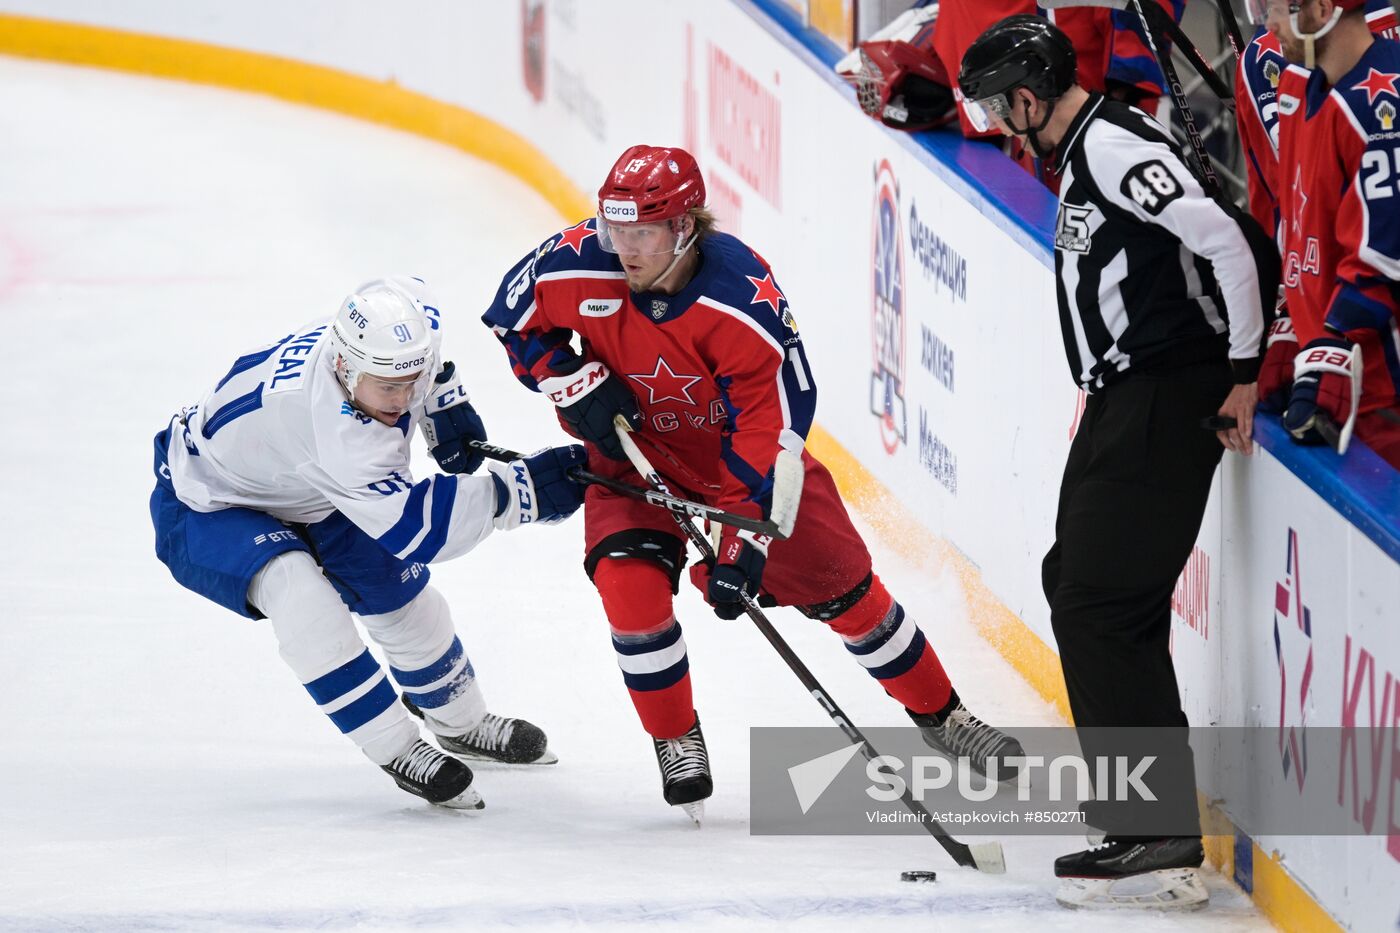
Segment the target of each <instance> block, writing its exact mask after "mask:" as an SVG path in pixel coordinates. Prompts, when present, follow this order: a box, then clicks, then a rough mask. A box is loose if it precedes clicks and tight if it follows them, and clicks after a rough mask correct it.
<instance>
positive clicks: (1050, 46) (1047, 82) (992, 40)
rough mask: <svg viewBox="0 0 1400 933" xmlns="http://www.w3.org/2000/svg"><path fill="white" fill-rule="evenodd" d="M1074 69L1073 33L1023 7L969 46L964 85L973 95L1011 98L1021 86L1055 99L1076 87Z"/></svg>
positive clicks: (961, 73)
mask: <svg viewBox="0 0 1400 933" xmlns="http://www.w3.org/2000/svg"><path fill="white" fill-rule="evenodd" d="M1074 75H1075V57H1074V46H1073V45H1071V44H1070V41H1069V37H1068V36H1066V35H1065V34H1064V33H1063V32H1061V31H1060V29H1059V28H1058V27H1057V26H1055V24H1054V23H1052V22H1050V21H1049V20H1048V19H1045V18H1044V17H1041V16H1033V15H1030V14H1025V13H1023V14H1018V15H1016V16H1008V17H1007V18H1006V19H1003V20H1001V21H1000V22H998V23H996V24H995V25H993V26H992V27H991V28H989V29H988V30H987V31H986V32H984V33H982V35H980V36H978V37H977V40H976V41H975V42H973V43H972V45H970V46H968V49H967V52H966V53H964V54H963V60H962V68H961V69H960V70H959V71H958V87H960V88H961V89H962V94H963V97H965V98H966V99H968V100H973V101H981V100H988V99H992V98H996V97H998V96H1000V97H1002V98H1006V99H1009V96H1010V94H1011V92H1012V91H1014V90H1016V88H1018V87H1023V88H1026V89H1027V90H1028V91H1030V92H1031V93H1032V94H1034V95H1035V96H1036V97H1038V98H1040V99H1041V100H1045V101H1053V100H1056V99H1057V98H1059V97H1060V96H1061V95H1062V94H1064V92H1065V91H1067V90H1069V89H1070V86H1071V85H1073V84H1074Z"/></svg>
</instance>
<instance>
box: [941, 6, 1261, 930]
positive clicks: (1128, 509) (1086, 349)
mask: <svg viewBox="0 0 1400 933" xmlns="http://www.w3.org/2000/svg"><path fill="white" fill-rule="evenodd" d="M1074 76H1075V55H1074V49H1073V47H1072V46H1071V45H1070V42H1069V40H1068V39H1067V38H1066V37H1065V34H1064V33H1063V32H1061V31H1060V30H1059V29H1057V28H1056V27H1055V26H1054V25H1053V24H1051V23H1050V22H1049V21H1048V20H1045V19H1042V18H1040V17H1037V16H1012V17H1009V18H1007V19H1004V20H1002V21H1001V22H999V23H997V24H996V25H994V26H992V27H991V28H990V29H988V30H987V31H986V32H985V33H983V34H982V36H981V37H979V38H978V39H977V41H976V42H974V43H973V45H972V46H971V47H970V48H969V49H968V50H967V53H966V55H965V56H964V57H963V61H962V68H961V72H960V74H959V75H958V84H959V85H960V86H961V89H962V93H963V95H964V97H965V98H966V99H967V100H968V101H970V102H975V104H976V105H977V106H975V107H973V108H971V109H973V110H977V109H978V107H980V109H981V111H983V112H984V113H985V114H986V117H987V120H988V122H989V123H990V124H992V125H994V126H996V127H997V128H998V129H1000V130H1001V131H1002V132H1003V133H1005V134H1006V135H1014V136H1017V137H1019V138H1020V139H1022V140H1023V141H1025V142H1026V143H1027V144H1028V145H1030V147H1031V148H1032V149H1033V150H1034V151H1035V153H1036V154H1037V155H1038V156H1040V157H1041V158H1042V159H1046V160H1047V161H1048V164H1049V165H1050V166H1051V168H1052V170H1053V171H1055V172H1057V173H1058V174H1059V176H1060V178H1059V182H1060V205H1059V215H1058V220H1057V224H1056V231H1055V273H1056V279H1057V287H1056V291H1057V297H1058V304H1059V313H1060V323H1061V327H1062V329H1063V334H1064V343H1065V352H1066V355H1067V356H1068V359H1069V368H1070V373H1071V375H1072V376H1073V378H1074V380H1075V382H1076V383H1078V384H1079V385H1080V386H1081V387H1082V388H1083V389H1084V390H1085V392H1087V393H1088V401H1087V404H1086V407H1085V410H1084V416H1083V420H1082V421H1081V423H1080V426H1079V430H1078V433H1077V434H1076V435H1075V438H1074V441H1073V443H1072V444H1071V446H1070V452H1069V459H1068V462H1067V463H1066V464H1065V471H1064V477H1063V480H1062V481H1061V486H1060V498H1059V511H1058V515H1057V517H1056V520H1055V542H1054V544H1053V545H1052V546H1051V548H1050V550H1049V553H1048V554H1046V556H1045V560H1044V563H1043V565H1042V579H1043V584H1044V589H1045V595H1046V598H1047V599H1048V600H1049V603H1050V611H1051V624H1052V627H1053V629H1054V632H1055V640H1056V641H1057V642H1058V644H1059V653H1060V661H1061V664H1062V666H1063V668H1064V675H1065V685H1066V687H1067V688H1068V692H1069V702H1070V709H1071V711H1072V712H1073V714H1074V722H1075V726H1076V728H1077V730H1078V731H1079V740H1080V745H1081V748H1082V749H1083V751H1084V753H1085V755H1086V756H1099V755H1119V754H1124V753H1125V751H1129V749H1125V747H1124V746H1123V745H1122V743H1121V741H1120V739H1119V738H1118V737H1119V736H1122V735H1125V734H1131V735H1133V736H1136V737H1137V738H1136V741H1138V742H1143V743H1145V744H1146V746H1147V747H1150V749H1151V751H1152V752H1153V753H1157V754H1160V755H1162V756H1163V758H1164V760H1169V761H1170V762H1172V763H1174V764H1175V766H1176V767H1175V769H1174V770H1171V771H1169V772H1168V774H1167V775H1166V776H1165V777H1163V776H1160V775H1159V776H1157V777H1155V778H1154V780H1153V782H1152V783H1151V785H1150V786H1151V789H1152V791H1153V792H1154V793H1155V794H1156V795H1157V797H1158V801H1157V803H1155V804H1151V805H1144V804H1142V803H1141V802H1140V801H1139V803H1138V804H1137V805H1135V806H1133V805H1127V804H1122V803H1114V802H1101V803H1092V802H1091V803H1089V804H1086V805H1085V806H1084V815H1085V818H1086V821H1087V822H1088V823H1089V825H1091V826H1093V827H1095V828H1097V829H1099V830H1102V831H1104V832H1105V833H1106V836H1105V843H1104V844H1103V845H1101V846H1098V847H1095V848H1092V849H1090V850H1088V851H1085V852H1079V853H1075V854H1073V855H1067V856H1064V857H1062V858H1060V859H1057V860H1056V862H1055V874H1056V875H1057V876H1058V877H1060V878H1061V879H1062V885H1061V889H1060V893H1059V895H1058V897H1059V899H1060V901H1061V902H1062V903H1066V904H1069V905H1072V906H1125V905H1132V906H1153V907H1189V906H1196V905H1199V904H1202V903H1204V902H1205V900H1206V897H1207V895H1206V890H1205V888H1204V886H1203V885H1202V883H1201V881H1200V879H1199V877H1198V875H1197V872H1196V869H1197V868H1198V867H1199V866H1200V864H1201V862H1202V860H1203V854H1202V849H1201V840H1200V823H1199V817H1198V810H1197V804H1196V788H1195V776H1194V773H1193V770H1192V766H1191V761H1192V760H1191V752H1190V748H1189V746H1188V745H1187V735H1186V725H1187V722H1186V715H1185V714H1184V713H1183V712H1182V709H1181V699H1180V695H1179V693H1178V691H1177V683H1176V675H1175V672H1174V671H1173V669H1172V659H1171V654H1170V652H1169V650H1168V644H1169V642H1168V639H1169V636H1170V633H1171V593H1172V588H1173V586H1174V584H1175V582H1176V579H1177V577H1178V575H1179V574H1180V573H1181V570H1182V567H1183V566H1184V565H1185V563H1186V559H1187V557H1188V556H1189V554H1190V552H1191V548H1192V545H1193V543H1194V541H1195V539H1196V535H1197V533H1198V532H1199V530H1200V525H1201V519H1202V516H1203V514H1204V511H1205V506H1206V499H1207V497H1208V495H1209V492H1210V485H1211V478H1212V476H1213V475H1214V473H1215V468H1216V465H1217V464H1218V463H1219V462H1220V458H1221V456H1222V452H1223V449H1224V448H1229V449H1231V450H1234V451H1237V452H1239V453H1242V454H1248V453H1250V452H1251V451H1252V443H1251V437H1250V435H1251V429H1252V417H1253V411H1254V406H1255V401H1256V398H1257V394H1258V393H1257V388H1256V379H1257V376H1258V371H1259V359H1260V353H1261V342H1262V337H1263V336H1264V330H1265V325H1266V321H1265V313H1266V310H1265V309H1272V307H1273V296H1274V294H1275V289H1276V288H1277V285H1278V271H1279V270H1278V266H1279V261H1278V254H1277V251H1276V249H1275V248H1274V246H1273V244H1272V243H1271V242H1270V240H1269V239H1268V237H1267V236H1266V235H1265V234H1264V232H1263V231H1262V230H1260V229H1259V227H1258V226H1257V225H1256V224H1255V223H1254V222H1253V221H1252V220H1251V219H1250V218H1248V217H1246V216H1244V215H1243V214H1242V213H1241V212H1240V211H1238V210H1237V209H1235V208H1234V207H1233V206H1232V205H1228V204H1224V203H1221V201H1219V200H1217V199H1216V198H1213V197H1211V196H1210V195H1209V194H1207V191H1206V188H1205V187H1204V185H1203V184H1202V182H1201V180H1200V179H1198V178H1197V177H1196V175H1195V174H1194V173H1193V171H1192V169H1191V168H1189V167H1188V166H1187V163H1186V162H1185V160H1184V159H1183V158H1182V156H1181V154H1180V152H1179V150H1178V149H1177V147H1176V144H1175V143H1174V142H1173V140H1172V137H1171V135H1170V134H1169V133H1168V132H1167V130H1165V129H1164V128H1163V127H1162V126H1161V125H1160V124H1158V123H1157V122H1155V121H1154V120H1153V119H1152V118H1151V117H1149V116H1147V115H1146V114H1145V113H1143V112H1141V111H1139V110H1136V109H1134V108H1132V107H1129V106H1128V105H1126V104H1122V103H1117V102H1114V101H1110V100H1106V99H1105V98H1104V97H1103V96H1102V95H1099V94H1092V93H1089V92H1087V91H1085V90H1084V89H1083V88H1082V87H1079V86H1078V85H1077V84H1075V82H1074ZM1217 416H1218V417H1220V418H1232V419H1234V426H1231V427H1228V428H1227V429H1226V430H1222V431H1218V432H1216V433H1212V431H1211V430H1209V427H1210V426H1213V425H1214V424H1219V423H1220V422H1218V421H1217V422H1211V421H1210V420H1209V419H1211V418H1213V417H1217ZM1103 727H1134V728H1133V729H1131V730H1126V729H1118V730H1116V731H1114V732H1113V733H1112V734H1109V732H1107V731H1105V730H1104V729H1103ZM1142 727H1159V728H1154V729H1150V730H1144V729H1143V728H1142ZM1148 736H1150V738H1146V737H1148ZM1110 760H1112V759H1110ZM1133 760H1139V759H1138V758H1133ZM1108 783H1110V784H1114V783H1116V782H1115V781H1110V782H1108ZM1097 790H1098V793H1099V795H1100V796H1102V795H1103V794H1104V793H1105V789H1104V788H1102V787H1101V788H1098V789H1097ZM1125 878H1132V879H1133V880H1132V881H1130V882H1128V883H1126V884H1125V883H1123V879H1125ZM1149 881H1150V882H1154V883H1155V885H1153V884H1148V882H1149Z"/></svg>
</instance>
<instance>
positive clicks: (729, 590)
mask: <svg viewBox="0 0 1400 933" xmlns="http://www.w3.org/2000/svg"><path fill="white" fill-rule="evenodd" d="M772 540H773V539H772V538H770V537H768V536H767V535H758V534H754V533H753V532H751V531H735V530H733V529H730V528H726V529H725V530H724V537H723V538H721V539H720V542H719V551H718V552H717V554H716V555H715V566H714V567H713V568H707V569H709V574H708V576H709V579H708V581H707V583H706V587H705V600H706V601H707V602H708V603H709V604H710V605H711V606H713V607H714V610H715V615H717V616H719V617H720V618H721V619H726V620H729V619H737V618H739V616H741V615H743V614H744V597H745V596H747V597H749V598H750V599H757V598H758V590H759V587H760V586H762V584H763V565H764V564H765V563H767V561H768V545H769V543H770V542H771V541H772ZM698 570H699V568H698V567H697V568H696V571H698ZM694 572H695V571H692V573H694ZM697 582H698V581H697Z"/></svg>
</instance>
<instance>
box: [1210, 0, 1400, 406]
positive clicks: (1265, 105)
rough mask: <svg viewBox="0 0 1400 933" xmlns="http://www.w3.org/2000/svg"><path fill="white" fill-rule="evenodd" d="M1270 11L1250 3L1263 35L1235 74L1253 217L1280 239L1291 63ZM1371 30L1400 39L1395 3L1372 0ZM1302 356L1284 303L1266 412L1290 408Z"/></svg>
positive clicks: (1264, 384)
mask: <svg viewBox="0 0 1400 933" xmlns="http://www.w3.org/2000/svg"><path fill="white" fill-rule="evenodd" d="M1273 6H1274V10H1273V12H1274V22H1273V24H1272V25H1273V28H1275V29H1281V28H1284V25H1285V20H1286V19H1287V17H1288V11H1287V8H1286V7H1285V6H1284V5H1283V4H1278V3H1275V4H1273ZM1269 7H1270V2H1269V0H1249V3H1248V11H1249V17H1250V21H1251V22H1252V23H1253V24H1255V25H1256V26H1257V27H1258V31H1257V32H1256V33H1255V36H1254V39H1253V40H1252V41H1251V42H1250V43H1249V45H1248V46H1246V47H1245V50H1244V54H1243V55H1241V56H1240V61H1239V67H1238V68H1237V69H1236V72H1235V117H1236V120H1237V121H1238V123H1239V133H1240V148H1241V150H1242V151H1243V153H1244V163H1245V170H1246V174H1247V177H1248V185H1249V212H1250V213H1251V214H1253V215H1254V219H1255V220H1257V221H1259V225H1260V226H1262V227H1263V228H1264V229H1265V230H1268V231H1270V232H1272V233H1274V234H1275V235H1277V232H1278V194H1277V192H1278V190H1279V187H1280V183H1279V179H1278V86H1279V82H1280V81H1281V80H1282V79H1283V72H1284V70H1285V69H1286V68H1287V67H1288V59H1286V58H1284V57H1283V50H1282V49H1281V48H1280V47H1279V40H1278V36H1276V35H1274V33H1273V32H1272V31H1271V30H1270V27H1269ZM1366 26H1367V28H1368V29H1370V30H1371V32H1373V33H1374V34H1376V35H1377V36H1383V37H1385V38H1388V39H1395V38H1400V28H1397V17H1396V13H1395V9H1394V8H1393V7H1392V6H1391V5H1390V0H1367V2H1366ZM1297 355H1298V338H1297V335H1296V334H1294V332H1293V321H1292V320H1291V319H1290V318H1289V315H1288V304H1287V302H1280V303H1279V307H1278V312H1277V314H1275V316H1274V320H1273V323H1272V324H1271V325H1270V326H1269V337H1268V349H1267V350H1266V352H1265V354H1264V363H1263V366H1262V368H1261V369H1260V371H1259V405H1260V408H1262V409H1264V410H1266V411H1274V412H1278V413H1282V412H1283V410H1284V408H1286V407H1287V405H1288V396H1289V393H1290V392H1291V391H1292V388H1293V360H1294V357H1296V356H1297Z"/></svg>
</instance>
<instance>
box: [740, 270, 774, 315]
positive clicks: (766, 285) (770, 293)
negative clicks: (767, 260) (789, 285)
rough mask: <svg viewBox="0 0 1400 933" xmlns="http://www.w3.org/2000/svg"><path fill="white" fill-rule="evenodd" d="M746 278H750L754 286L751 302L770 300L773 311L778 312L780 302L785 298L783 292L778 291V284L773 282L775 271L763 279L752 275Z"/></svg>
mask: <svg viewBox="0 0 1400 933" xmlns="http://www.w3.org/2000/svg"><path fill="white" fill-rule="evenodd" d="M744 278H746V279H748V280H749V284H750V285H752V286H753V298H751V299H749V304H754V305H756V304H758V303H759V302H760V301H766V302H768V306H769V307H771V308H772V309H773V313H774V314H777V313H778V302H780V301H782V300H783V293H782V292H780V291H778V286H776V285H774V284H773V273H771V272H770V273H768V274H767V275H765V276H764V277H763V278H761V279H756V278H754V277H753V276H751V275H746V276H744Z"/></svg>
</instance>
